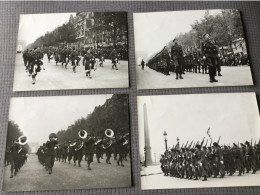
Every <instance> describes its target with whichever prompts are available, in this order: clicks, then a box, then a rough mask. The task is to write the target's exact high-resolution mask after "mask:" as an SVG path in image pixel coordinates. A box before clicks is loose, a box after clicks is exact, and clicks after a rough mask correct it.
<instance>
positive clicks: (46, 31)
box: [13, 12, 129, 91]
mask: <svg viewBox="0 0 260 195" xmlns="http://www.w3.org/2000/svg"><path fill="white" fill-rule="evenodd" d="M128 87H129V78H128V32H127V13H126V12H75V13H48V14H21V15H20V17H19V28H18V39H17V51H16V59H15V73H14V84H13V91H35V90H60V89H94V88H128Z"/></svg>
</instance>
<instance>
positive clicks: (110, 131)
mask: <svg viewBox="0 0 260 195" xmlns="http://www.w3.org/2000/svg"><path fill="white" fill-rule="evenodd" d="M105 135H106V136H107V137H109V138H112V137H113V136H114V131H113V130H112V129H106V130H105Z"/></svg>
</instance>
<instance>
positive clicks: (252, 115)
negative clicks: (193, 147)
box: [138, 93, 260, 158]
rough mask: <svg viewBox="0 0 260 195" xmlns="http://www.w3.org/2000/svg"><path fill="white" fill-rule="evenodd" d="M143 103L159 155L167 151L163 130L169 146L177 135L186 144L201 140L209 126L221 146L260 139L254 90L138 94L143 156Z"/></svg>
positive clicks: (153, 147) (173, 142)
mask: <svg viewBox="0 0 260 195" xmlns="http://www.w3.org/2000/svg"><path fill="white" fill-rule="evenodd" d="M144 103H146V105H147V113H148V124H149V129H150V131H149V132H150V142H151V147H152V154H154V153H156V154H157V156H159V154H162V153H163V152H164V151H165V143H164V138H163V132H164V131H166V132H167V134H168V147H171V146H172V145H173V144H174V145H175V144H176V143H177V141H176V139H177V137H179V139H180V143H181V144H182V143H185V144H186V142H187V140H189V141H192V140H193V141H196V142H197V141H198V140H199V141H202V139H203V137H206V138H208V136H207V134H206V132H207V129H208V127H210V132H211V136H212V138H213V141H217V140H218V138H219V136H221V139H220V144H221V145H223V144H232V143H233V142H235V143H238V142H240V143H241V142H244V141H246V140H248V141H251V138H254V140H257V142H258V140H259V138H260V131H259V129H260V121H259V112H258V106H257V102H256V96H255V94H254V93H232V94H231V93H229V94H228V93H224V94H199V95H164V96H139V97H138V125H139V146H140V153H141V155H143V148H144V121H143V105H144ZM206 138H205V141H206ZM253 142H254V141H253ZM152 156H154V155H152ZM157 158H158V157H157Z"/></svg>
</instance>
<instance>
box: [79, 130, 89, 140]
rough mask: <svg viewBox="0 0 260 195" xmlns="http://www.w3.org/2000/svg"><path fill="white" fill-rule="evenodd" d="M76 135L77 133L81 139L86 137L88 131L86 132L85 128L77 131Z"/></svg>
mask: <svg viewBox="0 0 260 195" xmlns="http://www.w3.org/2000/svg"><path fill="white" fill-rule="evenodd" d="M78 135H79V137H80V138H81V139H86V138H87V136H88V133H87V131H86V130H80V131H79V133H78Z"/></svg>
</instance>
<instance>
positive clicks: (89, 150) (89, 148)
mask: <svg viewBox="0 0 260 195" xmlns="http://www.w3.org/2000/svg"><path fill="white" fill-rule="evenodd" d="M94 146H95V139H94V137H92V136H91V134H88V135H87V140H86V141H85V147H86V153H85V154H86V157H87V162H88V170H91V168H90V164H91V163H92V162H93V157H94V149H95V148H94Z"/></svg>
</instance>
